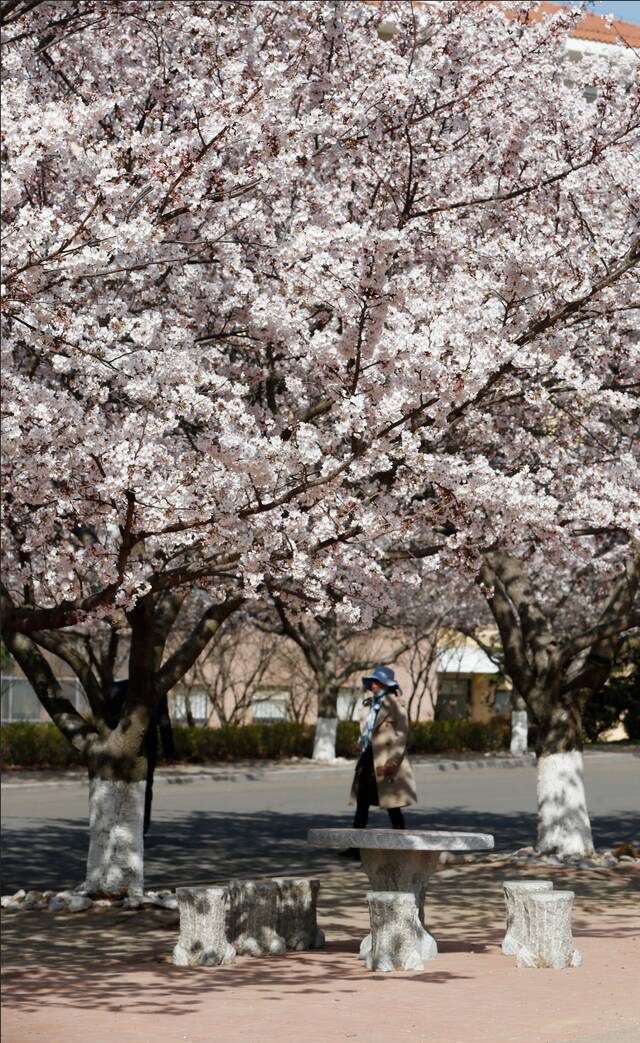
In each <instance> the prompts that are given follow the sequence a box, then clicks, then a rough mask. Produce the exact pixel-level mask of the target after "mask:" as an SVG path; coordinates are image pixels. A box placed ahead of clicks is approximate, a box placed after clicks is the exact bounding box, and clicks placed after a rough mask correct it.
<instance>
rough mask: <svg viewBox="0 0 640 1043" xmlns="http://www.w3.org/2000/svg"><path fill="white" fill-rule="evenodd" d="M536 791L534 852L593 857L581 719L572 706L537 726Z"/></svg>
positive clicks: (566, 857)
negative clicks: (535, 838)
mask: <svg viewBox="0 0 640 1043" xmlns="http://www.w3.org/2000/svg"><path fill="white" fill-rule="evenodd" d="M537 791H538V843H537V850H538V851H539V852H540V853H541V854H544V855H556V856H557V857H558V858H562V859H575V858H587V857H588V856H589V855H592V854H593V851H594V848H593V837H592V835H591V823H590V821H589V813H588V811H587V800H586V795H585V789H584V778H583V758H582V739H581V720H580V712H579V710H578V708H577V707H576V706H575V705H574V706H572V707H569V708H568V707H566V706H565V707H563V706H559V707H555V708H554V709H553V710H552V713H551V716H550V718H549V719H548V720H547V721H542V722H541V723H540V735H539V739H538V785H537Z"/></svg>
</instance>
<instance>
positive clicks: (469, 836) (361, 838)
mask: <svg viewBox="0 0 640 1043" xmlns="http://www.w3.org/2000/svg"><path fill="white" fill-rule="evenodd" d="M307 840H308V842H309V843H310V844H311V845H312V847H325V848H326V847H329V848H337V849H338V850H340V851H344V850H346V849H347V848H359V849H360V860H361V862H362V868H363V869H364V871H365V873H366V874H367V876H368V877H369V882H370V884H371V890H372V891H411V892H413V894H414V895H415V898H416V905H417V907H418V913H419V916H420V923H421V925H422V938H421V941H420V952H421V955H422V958H423V959H425V960H432V959H434V958H435V957H436V956H437V954H438V946H437V945H436V941H435V938H433V936H432V935H431V934H429V932H428V930H427V929H426V925H425V921H424V900H425V895H426V890H427V881H428V879H429V877H430V876H431V875H432V874H433V873H435V871H436V869H437V868H438V863H439V859H440V854H441V852H442V851H488V850H490V849H491V848H492V847H493V837H492V836H491V835H490V834H488V833H448V832H445V831H444V830H425V829H412V830H409V829H310V830H309V832H308V833H307ZM370 949H371V935H368V936H367V937H366V938H365V939H364V941H363V942H362V945H361V946H360V957H361V958H362V959H366V957H367V956H368V954H369V950H370Z"/></svg>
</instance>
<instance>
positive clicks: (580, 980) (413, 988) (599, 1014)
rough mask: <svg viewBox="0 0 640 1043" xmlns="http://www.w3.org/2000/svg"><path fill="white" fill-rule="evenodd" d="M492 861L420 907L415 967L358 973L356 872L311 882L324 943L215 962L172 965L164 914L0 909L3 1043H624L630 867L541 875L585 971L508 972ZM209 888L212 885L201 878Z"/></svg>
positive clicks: (634, 993)
mask: <svg viewBox="0 0 640 1043" xmlns="http://www.w3.org/2000/svg"><path fill="white" fill-rule="evenodd" d="M518 874H521V875H531V873H529V874H526V871H525V870H520V869H514V867H513V866H509V865H505V864H502V863H493V864H491V865H488V864H484V863H482V864H473V865H464V866H453V867H447V868H444V869H442V870H441V871H440V872H439V873H438V875H437V877H436V878H435V879H434V881H433V884H432V888H431V893H430V898H429V901H428V905H427V919H428V923H429V926H430V927H431V929H432V930H433V932H434V934H435V935H436V937H437V939H438V943H439V947H440V955H439V956H438V958H437V960H434V961H432V962H429V963H427V964H426V966H425V970H424V972H423V973H418V974H415V973H413V974H409V973H395V974H389V975H382V974H375V973H369V972H367V971H365V970H364V969H363V967H362V965H361V963H360V962H359V960H358V958H357V950H358V945H359V942H360V939H361V938H362V937H363V935H364V933H365V931H366V926H367V914H366V908H365V903H364V892H365V890H366V887H367V883H366V878H365V877H364V874H363V873H362V871H361V870H360V869H359V868H357V867H354V866H351V865H349V866H347V867H346V868H345V869H344V870H342V871H339V872H330V873H326V874H325V875H324V876H322V878H321V879H322V901H321V907H320V921H321V924H322V926H323V927H324V928H325V930H326V932H327V941H328V944H327V947H326V949H324V950H322V951H319V952H309V953H289V954H287V956H286V957H272V958H270V959H251V958H249V957H243V958H238V959H237V960H236V962H235V963H234V964H233V965H232V966H230V967H224V968H198V969H182V968H176V967H173V966H172V965H171V964H170V962H169V958H168V957H169V953H170V951H171V948H172V946H173V943H174V941H175V938H176V932H177V928H176V916H175V914H170V913H166V912H163V911H160V910H153V909H148V910H145V911H143V912H140V913H136V912H123V911H120V910H112V911H92V912H90V913H85V914H77V915H75V916H71V915H64V914H59V915H52V914H48V913H40V912H26V913H24V912H23V913H6V914H4V915H3V924H4V929H3V946H4V962H5V971H4V987H3V1004H4V1017H3V1040H4V1041H5V1043H87V1041H91V1043H134V1041H135V1043H138V1041H139V1043H142V1041H145V1043H146V1041H147V1040H151V1041H152V1043H185V1041H186V1043H212V1041H214V1040H215V1041H216V1043H270V1041H277V1043H338V1041H340V1043H342V1041H343V1040H344V1041H347V1040H348V1041H351V1040H355V1041H362V1043H364V1041H365V1040H367V1041H372V1043H382V1041H385V1043H386V1041H388V1040H389V1041H390V1040H394V1041H395V1040H400V1041H401V1040H411V1041H413V1040H415V1041H429V1043H463V1041H465V1043H466V1041H467V1040H469V1041H473V1043H632V1041H633V1043H637V1041H638V1039H640V1000H639V999H638V981H640V913H639V906H640V903H639V902H638V898H639V896H640V872H639V871H638V870H637V869H636V868H635V867H633V866H631V867H629V868H625V869H617V870H612V871H591V872H584V871H583V872H575V871H573V870H561V869H552V868H548V869H545V871H544V873H541V872H538V874H537V875H545V876H547V875H548V876H549V877H553V878H554V881H555V885H556V887H563V888H571V889H573V890H575V892H576V908H575V913H574V935H575V938H576V941H577V945H578V947H579V949H580V950H581V952H582V954H583V956H584V966H583V967H581V968H576V969H572V970H566V971H536V970H520V971H519V970H517V969H516V967H515V966H514V961H513V960H512V959H510V958H508V957H504V956H502V955H501V954H500V952H499V943H500V941H501V938H502V933H503V908H502V892H501V881H502V880H503V879H504V878H505V877H513V876H515V875H518ZM212 882H213V881H212Z"/></svg>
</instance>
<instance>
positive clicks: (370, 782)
mask: <svg viewBox="0 0 640 1043" xmlns="http://www.w3.org/2000/svg"><path fill="white" fill-rule="evenodd" d="M355 789H356V794H357V796H356V813H355V815H354V817H353V828H354V829H364V828H365V826H366V825H367V822H368V821H369V808H370V807H371V806H372V805H373V806H378V805H379V804H380V799H379V797H378V783H377V781H376V775H375V771H374V767H373V750H372V749H371V747H370V746H369V747H368V749H367V750H365V752H364V753H363V754H362V756H361V757H360V758H359V760H358V763H357V764H356V774H355ZM387 812H388V815H389V818H390V819H391V825H392V826H393V828H394V829H404V828H405V823H404V815H403V814H402V809H401V808H387Z"/></svg>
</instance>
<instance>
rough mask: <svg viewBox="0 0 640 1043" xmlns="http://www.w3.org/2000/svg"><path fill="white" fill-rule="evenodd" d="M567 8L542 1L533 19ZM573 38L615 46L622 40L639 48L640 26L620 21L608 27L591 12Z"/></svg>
mask: <svg viewBox="0 0 640 1043" xmlns="http://www.w3.org/2000/svg"><path fill="white" fill-rule="evenodd" d="M566 6H567V5H566V4H552V3H547V2H546V0H542V2H541V3H540V4H539V5H538V8H537V9H536V10H535V11H533V12H532V17H533V19H534V20H535V21H539V20H541V19H542V18H545V17H546V16H547V15H552V14H557V12H558V11H560V10H562V8H563V7H566ZM571 36H574V37H575V38H576V39H577V40H596V41H597V42H599V43H614V44H615V43H617V42H618V40H619V39H622V40H624V42H625V43H627V44H629V45H630V46H632V47H639V46H640V25H633V23H632V22H621V21H620V20H619V19H616V20H614V21H613V22H612V23H611V25H607V22H606V21H605V18H604V17H603V15H599V14H593V13H592V12H590V11H589V12H588V13H587V14H586V15H585V16H584V18H583V19H582V20H581V21H580V22H579V23H578V25H577V26H576V28H575V29H574V30H573V32H572V33H571Z"/></svg>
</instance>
